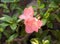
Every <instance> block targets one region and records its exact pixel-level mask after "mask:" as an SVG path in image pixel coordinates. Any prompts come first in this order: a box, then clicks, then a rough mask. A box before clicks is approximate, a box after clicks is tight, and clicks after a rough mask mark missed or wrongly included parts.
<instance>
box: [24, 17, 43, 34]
mask: <svg viewBox="0 0 60 44" xmlns="http://www.w3.org/2000/svg"><path fill="white" fill-rule="evenodd" d="M24 24H25V26H26V27H25V31H26V32H27V33H32V32H34V31H35V32H38V29H39V28H41V26H42V21H40V20H38V19H36V18H31V19H27V20H25V21H24Z"/></svg>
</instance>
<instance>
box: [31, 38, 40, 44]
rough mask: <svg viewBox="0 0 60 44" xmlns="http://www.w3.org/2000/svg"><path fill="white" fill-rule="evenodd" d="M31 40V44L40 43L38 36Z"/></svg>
mask: <svg viewBox="0 0 60 44" xmlns="http://www.w3.org/2000/svg"><path fill="white" fill-rule="evenodd" d="M30 41H31V44H39V41H38V39H37V38H33V39H31V40H30Z"/></svg>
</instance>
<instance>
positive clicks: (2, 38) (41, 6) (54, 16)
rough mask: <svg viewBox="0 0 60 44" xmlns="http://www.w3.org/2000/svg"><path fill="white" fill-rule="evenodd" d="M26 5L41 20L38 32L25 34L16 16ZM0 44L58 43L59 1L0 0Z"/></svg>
mask: <svg viewBox="0 0 60 44" xmlns="http://www.w3.org/2000/svg"><path fill="white" fill-rule="evenodd" d="M28 6H32V7H33V8H34V11H35V13H34V16H35V17H37V18H38V17H41V20H42V21H43V27H42V28H41V29H40V30H39V32H38V33H35V32H34V33H32V34H26V33H25V31H24V28H25V27H24V24H23V21H22V20H19V18H18V17H19V15H20V14H22V12H23V10H24V8H25V7H28ZM0 44H60V1H59V0H0Z"/></svg>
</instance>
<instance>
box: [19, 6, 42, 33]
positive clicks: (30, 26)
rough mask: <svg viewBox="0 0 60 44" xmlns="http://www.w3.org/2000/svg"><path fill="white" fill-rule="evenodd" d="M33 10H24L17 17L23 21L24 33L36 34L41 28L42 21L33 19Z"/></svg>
mask: <svg viewBox="0 0 60 44" xmlns="http://www.w3.org/2000/svg"><path fill="white" fill-rule="evenodd" d="M33 15H34V10H33V8H32V6H30V7H29V8H25V9H24V12H23V14H22V15H20V16H19V18H20V19H24V24H25V31H26V33H33V32H34V31H35V32H38V29H39V28H41V26H42V21H41V20H38V19H36V18H35V17H33Z"/></svg>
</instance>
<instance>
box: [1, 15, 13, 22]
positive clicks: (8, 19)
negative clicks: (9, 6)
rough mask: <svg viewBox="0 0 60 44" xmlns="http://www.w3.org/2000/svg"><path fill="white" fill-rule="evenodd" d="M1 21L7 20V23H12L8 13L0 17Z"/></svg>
mask: <svg viewBox="0 0 60 44" xmlns="http://www.w3.org/2000/svg"><path fill="white" fill-rule="evenodd" d="M0 20H1V21H5V22H8V23H12V22H11V21H12V19H11V17H10V16H8V15H3V17H1V18H0Z"/></svg>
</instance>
